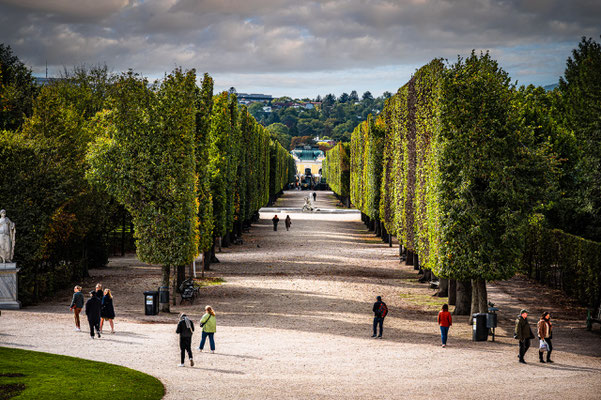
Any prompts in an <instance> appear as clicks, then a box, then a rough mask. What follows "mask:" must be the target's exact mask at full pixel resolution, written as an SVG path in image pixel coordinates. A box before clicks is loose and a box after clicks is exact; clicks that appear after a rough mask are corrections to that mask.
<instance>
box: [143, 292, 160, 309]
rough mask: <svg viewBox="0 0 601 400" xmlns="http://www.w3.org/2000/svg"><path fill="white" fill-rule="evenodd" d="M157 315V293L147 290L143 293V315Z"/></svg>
mask: <svg viewBox="0 0 601 400" xmlns="http://www.w3.org/2000/svg"><path fill="white" fill-rule="evenodd" d="M158 313H159V292H157V291H156V290H148V291H146V292H144V314H146V315H157V314H158Z"/></svg>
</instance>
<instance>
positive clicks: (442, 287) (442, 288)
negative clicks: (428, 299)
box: [436, 278, 449, 297]
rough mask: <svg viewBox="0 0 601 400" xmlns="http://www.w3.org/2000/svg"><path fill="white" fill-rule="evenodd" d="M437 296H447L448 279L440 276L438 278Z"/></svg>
mask: <svg viewBox="0 0 601 400" xmlns="http://www.w3.org/2000/svg"><path fill="white" fill-rule="evenodd" d="M436 296H437V297H449V280H448V279H443V278H440V279H439V280H438V292H436Z"/></svg>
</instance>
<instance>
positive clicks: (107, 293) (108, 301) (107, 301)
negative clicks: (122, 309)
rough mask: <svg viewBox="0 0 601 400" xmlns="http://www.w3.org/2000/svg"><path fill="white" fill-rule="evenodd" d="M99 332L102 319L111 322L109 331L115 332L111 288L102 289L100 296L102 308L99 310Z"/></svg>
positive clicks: (102, 323) (102, 322)
mask: <svg viewBox="0 0 601 400" xmlns="http://www.w3.org/2000/svg"><path fill="white" fill-rule="evenodd" d="M100 316H101V317H102V320H101V321H100V332H102V325H104V321H108V322H109V324H111V333H115V325H114V324H113V320H114V319H115V307H113V295H112V293H111V289H104V297H103V298H102V308H101V310H100Z"/></svg>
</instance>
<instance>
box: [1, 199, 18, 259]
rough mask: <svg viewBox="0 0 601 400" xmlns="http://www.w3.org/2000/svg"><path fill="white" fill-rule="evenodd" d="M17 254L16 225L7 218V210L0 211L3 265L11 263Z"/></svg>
mask: <svg viewBox="0 0 601 400" xmlns="http://www.w3.org/2000/svg"><path fill="white" fill-rule="evenodd" d="M14 254H15V223H14V222H12V221H11V220H10V219H8V217H7V216H6V211H5V210H0V259H2V262H3V263H6V262H10V261H12V259H13V256H14Z"/></svg>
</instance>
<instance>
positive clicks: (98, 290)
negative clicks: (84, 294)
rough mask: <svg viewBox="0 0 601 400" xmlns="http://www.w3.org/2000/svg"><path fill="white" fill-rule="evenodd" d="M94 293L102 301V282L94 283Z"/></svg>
mask: <svg viewBox="0 0 601 400" xmlns="http://www.w3.org/2000/svg"><path fill="white" fill-rule="evenodd" d="M95 295H96V297H98V299H99V300H100V301H102V298H103V297H104V291H103V290H102V283H97V284H96V291H95Z"/></svg>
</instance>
